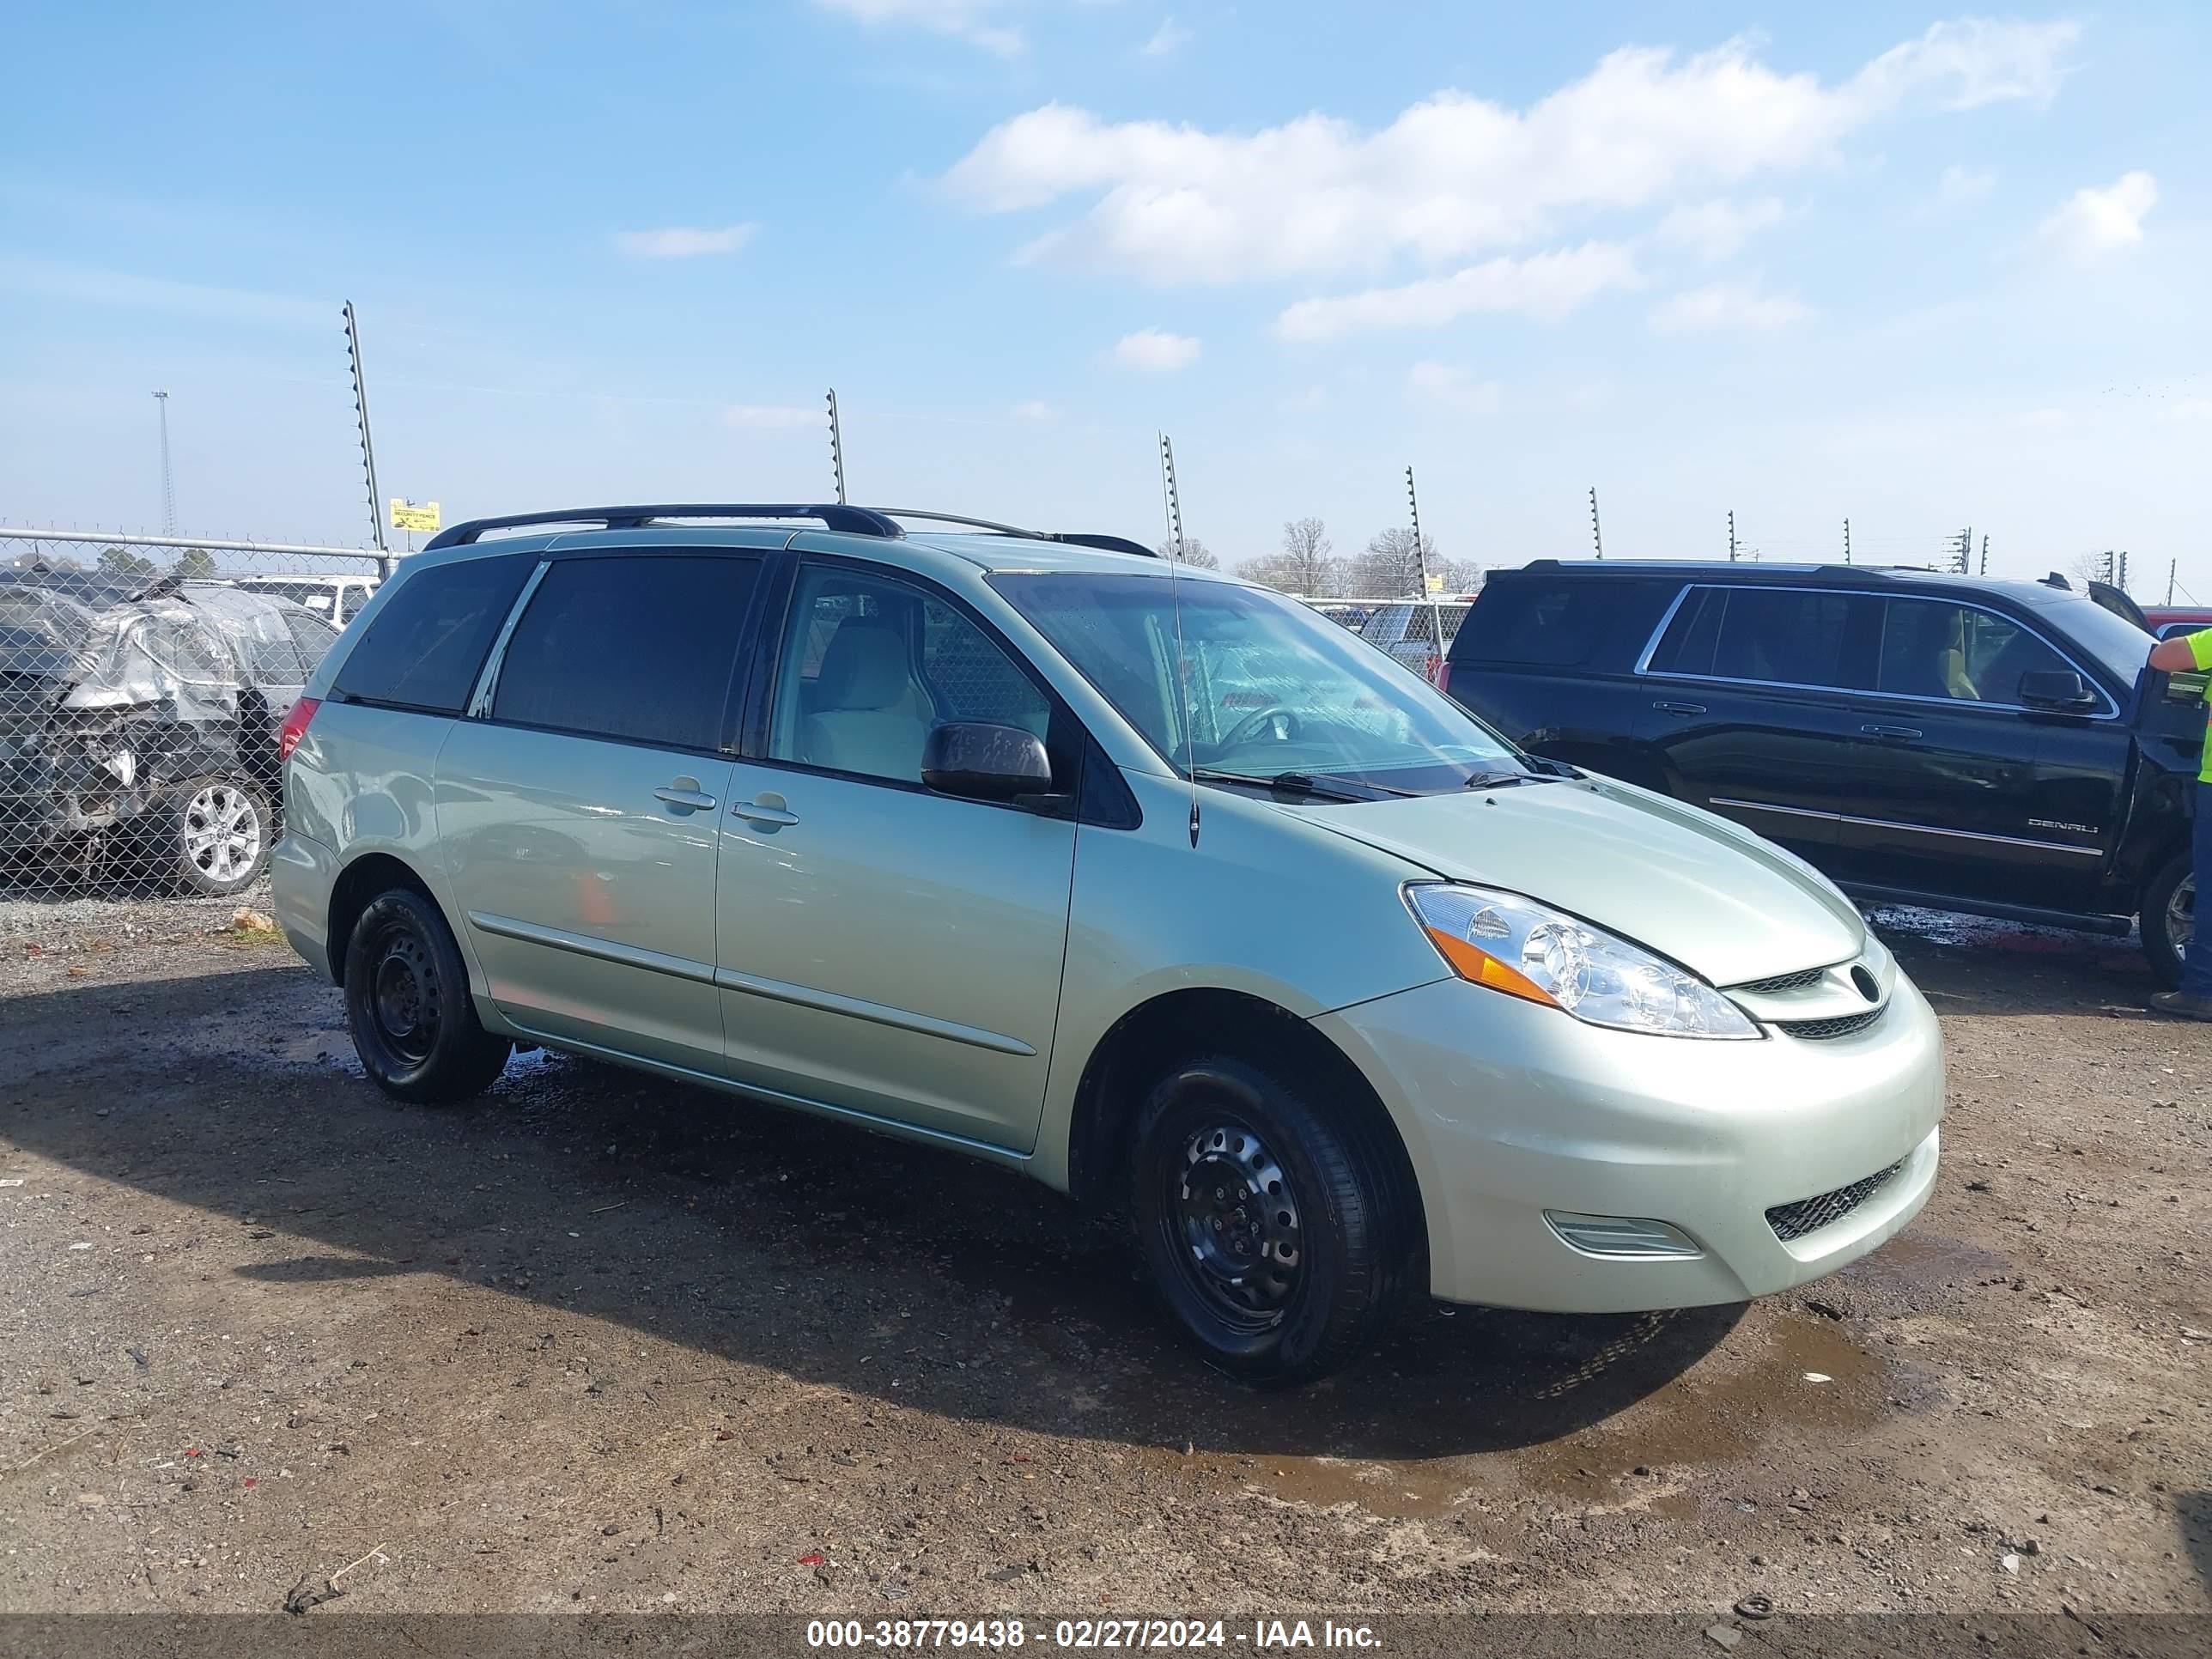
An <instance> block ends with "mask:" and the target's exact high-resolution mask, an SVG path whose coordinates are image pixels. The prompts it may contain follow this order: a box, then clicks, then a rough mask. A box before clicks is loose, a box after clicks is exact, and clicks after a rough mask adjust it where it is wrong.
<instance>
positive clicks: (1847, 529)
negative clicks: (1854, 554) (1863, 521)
mask: <svg viewBox="0 0 2212 1659" xmlns="http://www.w3.org/2000/svg"><path fill="white" fill-rule="evenodd" d="M1850 562H1851V521H1850V520H1849V519H1846V520H1844V563H1845V564H1849V563H1850Z"/></svg>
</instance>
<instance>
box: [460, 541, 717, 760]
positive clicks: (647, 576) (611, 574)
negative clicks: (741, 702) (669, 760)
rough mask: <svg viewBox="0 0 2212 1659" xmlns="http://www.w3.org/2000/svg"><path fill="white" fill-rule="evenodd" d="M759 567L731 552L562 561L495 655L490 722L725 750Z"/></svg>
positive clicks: (548, 574)
mask: <svg viewBox="0 0 2212 1659" xmlns="http://www.w3.org/2000/svg"><path fill="white" fill-rule="evenodd" d="M759 575H760V562H759V561H758V560H757V559H751V558H740V557H736V556H731V555H727V554H697V555H683V554H677V555H670V556H659V555H641V554H629V555H624V556H618V557H615V558H605V559H561V560H557V561H556V562H554V563H553V564H552V565H551V566H550V568H548V569H547V570H546V572H545V579H544V580H543V581H541V582H539V583H538V591H537V592H534V593H532V595H531V596H530V604H529V606H528V608H527V609H526V610H525V611H523V613H522V617H521V620H520V621H519V622H517V623H515V625H514V632H513V635H510V636H509V637H508V639H507V651H506V653H505V654H504V655H503V656H502V657H501V659H500V665H499V686H498V690H496V691H495V692H494V693H493V696H492V707H491V714H492V718H493V719H494V720H513V721H515V722H516V723H518V724H520V725H523V726H543V727H545V728H547V729H549V730H550V731H555V732H575V733H577V734H578V735H580V736H583V737H592V738H613V739H615V740H616V741H617V742H625V743H650V744H667V745H669V746H670V747H671V748H677V749H708V750H712V749H718V748H720V746H721V742H722V720H723V715H724V712H725V710H726V708H727V706H728V701H729V692H730V676H731V672H732V670H733V668H734V667H735V665H736V663H737V647H738V634H739V632H740V630H741V629H743V627H744V619H745V607H746V606H747V605H749V604H750V602H751V599H752V594H753V587H754V585H755V583H756V582H757V580H759Z"/></svg>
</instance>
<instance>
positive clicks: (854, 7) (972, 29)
mask: <svg viewBox="0 0 2212 1659" xmlns="http://www.w3.org/2000/svg"><path fill="white" fill-rule="evenodd" d="M814 3H815V4H816V5H817V6H819V7H821V8H822V9H823V10H824V11H834V12H839V13H842V15H845V16H847V17H850V18H853V19H854V20H855V21H859V22H861V23H866V24H870V25H881V24H885V23H897V24H904V25H906V26H907V27H911V28H920V29H927V30H928V31H929V32H930V33H933V34H949V35H951V36H952V37H953V38H954V39H956V40H965V41H967V42H968V43H969V45H971V46H981V47H982V48H983V50H984V51H986V52H995V53H997V54H998V55H999V56H1000V57H1001V58H1012V57H1016V56H1018V55H1019V54H1020V52H1021V51H1022V49H1023V47H1024V45H1025V44H1026V43H1025V42H1024V40H1023V39H1022V32H1021V30H1020V29H1019V28H1018V27H1015V26H1014V25H1012V24H1011V23H1006V22H1002V21H999V20H1000V19H1001V18H1002V17H1004V16H1005V15H1006V14H1007V13H1008V12H1012V11H1018V10H1019V9H1021V7H1020V4H1019V0H814Z"/></svg>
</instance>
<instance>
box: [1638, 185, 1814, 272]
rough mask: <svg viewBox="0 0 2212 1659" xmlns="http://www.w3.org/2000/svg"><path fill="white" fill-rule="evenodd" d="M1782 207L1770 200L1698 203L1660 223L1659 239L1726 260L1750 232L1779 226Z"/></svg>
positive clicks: (1710, 256)
mask: <svg viewBox="0 0 2212 1659" xmlns="http://www.w3.org/2000/svg"><path fill="white" fill-rule="evenodd" d="M1783 218H1784V213H1783V208H1782V204H1781V203H1780V202H1778V201H1777V200H1776V199H1775V198H1774V197H1771V196H1768V197H1761V198H1760V199H1759V200H1758V201H1756V202H1727V201H1712V202H1697V203H1692V204H1687V205H1685V206H1682V207H1678V208H1676V209H1674V210H1673V211H1672V212H1670V213H1669V214H1668V216H1666V217H1665V218H1663V219H1662V220H1661V221H1660V222H1659V232H1658V234H1659V240H1662V241H1663V242H1672V243H1674V245H1675V246H1677V247H1685V248H1688V249H1689V250H1690V251H1691V252H1693V253H1695V254H1697V255H1698V256H1699V258H1704V259H1713V260H1718V259H1726V258H1729V257H1731V256H1732V255H1734V254H1735V252H1737V251H1738V250H1739V249H1741V247H1742V246H1743V245H1744V244H1745V243H1746V242H1747V241H1749V240H1751V238H1752V235H1753V233H1755V232H1758V231H1761V230H1765V228H1767V227H1768V226H1769V225H1778V224H1780V223H1781V222H1782V220H1783Z"/></svg>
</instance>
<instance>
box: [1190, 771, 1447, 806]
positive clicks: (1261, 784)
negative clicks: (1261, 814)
mask: <svg viewBox="0 0 2212 1659" xmlns="http://www.w3.org/2000/svg"><path fill="white" fill-rule="evenodd" d="M1191 776H1192V777H1193V778H1194V779H1196V780H1197V781H1199V782H1200V783H1242V784H1248V785H1249V786H1250V787H1253V788H1255V789H1273V790H1275V791H1276V792H1278V793H1281V794H1285V795H1304V796H1305V797H1306V798H1307V799H1309V800H1339V801H1361V800H1373V799H1376V796H1377V795H1378V794H1379V795H1402V794H1405V793H1407V791H1405V790H1403V789H1393V788H1391V787H1389V786H1388V785H1386V784H1380V783H1371V784H1364V785H1360V786H1358V787H1353V786H1351V785H1347V784H1341V783H1330V782H1328V781H1324V780H1322V779H1320V778H1316V777H1314V776H1312V775H1310V774H1309V773H1305V772H1278V773H1276V774H1275V775H1273V777H1267V778H1263V777H1261V776H1260V775H1257V774H1256V773H1252V772H1223V771H1218V770H1217V769H1214V768H1212V767H1210V766H1201V767H1199V768H1197V769H1194V771H1193V772H1192V773H1191ZM1370 791H1372V792H1375V793H1369V792H1370Z"/></svg>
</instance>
